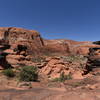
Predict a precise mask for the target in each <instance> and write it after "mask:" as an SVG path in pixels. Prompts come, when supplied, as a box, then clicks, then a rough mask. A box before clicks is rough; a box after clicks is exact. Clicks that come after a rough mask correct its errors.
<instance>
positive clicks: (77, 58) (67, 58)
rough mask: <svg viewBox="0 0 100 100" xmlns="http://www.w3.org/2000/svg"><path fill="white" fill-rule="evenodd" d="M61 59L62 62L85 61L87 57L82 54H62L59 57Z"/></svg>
mask: <svg viewBox="0 0 100 100" xmlns="http://www.w3.org/2000/svg"><path fill="white" fill-rule="evenodd" d="M61 58H62V59H63V61H64V62H74V61H75V62H76V61H78V62H83V61H85V62H86V61H87V58H86V57H84V56H82V55H71V56H63V57H61Z"/></svg>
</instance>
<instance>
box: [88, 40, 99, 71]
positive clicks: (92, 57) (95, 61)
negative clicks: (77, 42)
mask: <svg viewBox="0 0 100 100" xmlns="http://www.w3.org/2000/svg"><path fill="white" fill-rule="evenodd" d="M93 43H94V44H97V45H100V41H97V42H93ZM89 51H90V52H89V54H88V62H87V66H86V67H87V69H88V71H92V70H94V69H96V68H99V69H100V47H94V48H90V49H89Z"/></svg>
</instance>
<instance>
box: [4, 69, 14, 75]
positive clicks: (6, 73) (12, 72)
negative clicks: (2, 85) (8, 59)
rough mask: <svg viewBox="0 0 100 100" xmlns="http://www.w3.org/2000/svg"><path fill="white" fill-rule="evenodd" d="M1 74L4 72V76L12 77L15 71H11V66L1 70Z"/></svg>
mask: <svg viewBox="0 0 100 100" xmlns="http://www.w3.org/2000/svg"><path fill="white" fill-rule="evenodd" d="M3 74H4V75H5V76H7V77H14V76H15V73H14V71H13V70H12V69H11V68H9V69H5V70H4V71H3Z"/></svg>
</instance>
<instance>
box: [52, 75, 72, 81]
mask: <svg viewBox="0 0 100 100" xmlns="http://www.w3.org/2000/svg"><path fill="white" fill-rule="evenodd" d="M71 79H72V76H71V74H68V75H64V73H61V74H60V77H59V78H55V79H53V82H64V81H65V80H71Z"/></svg>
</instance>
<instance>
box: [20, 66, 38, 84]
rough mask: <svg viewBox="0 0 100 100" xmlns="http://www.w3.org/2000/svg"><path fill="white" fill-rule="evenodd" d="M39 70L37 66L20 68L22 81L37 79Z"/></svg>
mask: <svg viewBox="0 0 100 100" xmlns="http://www.w3.org/2000/svg"><path fill="white" fill-rule="evenodd" d="M37 79H38V71H37V67H35V66H25V67H22V68H21V69H20V72H19V80H20V81H27V82H29V81H37Z"/></svg>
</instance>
